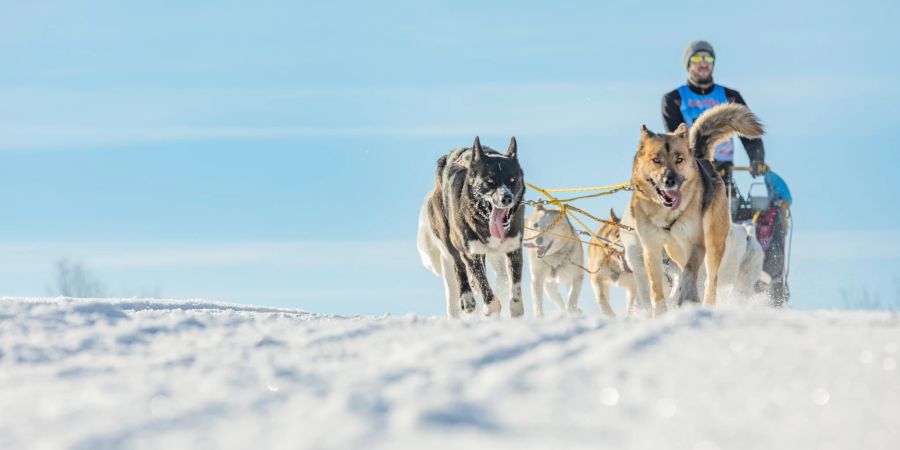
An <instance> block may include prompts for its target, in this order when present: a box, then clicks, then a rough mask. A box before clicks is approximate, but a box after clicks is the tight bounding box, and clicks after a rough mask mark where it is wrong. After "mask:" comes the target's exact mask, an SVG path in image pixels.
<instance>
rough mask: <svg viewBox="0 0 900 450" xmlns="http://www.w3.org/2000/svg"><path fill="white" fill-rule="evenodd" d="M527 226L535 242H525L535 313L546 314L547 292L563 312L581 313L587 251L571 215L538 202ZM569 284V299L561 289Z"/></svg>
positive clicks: (526, 222)
mask: <svg viewBox="0 0 900 450" xmlns="http://www.w3.org/2000/svg"><path fill="white" fill-rule="evenodd" d="M525 228H526V230H527V231H528V234H529V235H530V236H537V237H536V238H535V239H534V240H533V241H526V242H525V244H524V246H525V248H527V249H528V250H527V252H528V267H529V268H530V269H531V299H532V301H533V302H534V315H535V316H536V317H544V292H546V293H547V295H548V296H549V297H550V298H551V299H552V300H553V301H554V302H555V303H556V306H557V307H558V308H559V312H560V313H569V314H581V310H580V309H578V297H579V296H580V295H581V286H582V284H583V283H584V270H583V269H582V268H581V267H580V266H581V265H582V264H583V261H584V250H583V249H582V247H581V241H580V240H579V239H578V235H577V234H576V233H575V228H574V227H573V226H572V222H570V221H569V219H568V217H566V215H565V214H563V213H562V211H560V210H558V209H552V208H544V207H543V206H542V205H540V204H538V205H537V207H536V208H535V210H534V212H533V213H532V214H531V215H530V216H528V217H527V218H526V219H525ZM563 285H565V286H567V290H568V302H563V299H562V297H561V296H560V295H559V288H560V287H561V286H563Z"/></svg>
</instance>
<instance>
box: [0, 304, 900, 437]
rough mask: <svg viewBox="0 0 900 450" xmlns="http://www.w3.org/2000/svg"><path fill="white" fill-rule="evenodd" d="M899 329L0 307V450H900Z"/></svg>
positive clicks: (877, 322) (700, 320) (825, 322)
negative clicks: (0, 449)
mask: <svg viewBox="0 0 900 450" xmlns="http://www.w3.org/2000/svg"><path fill="white" fill-rule="evenodd" d="M898 350H900V315H898V314H897V313H890V312H844V311H821V312H808V311H807V312H799V311H773V310H761V309H718V310H715V311H709V310H700V309H685V310H680V311H673V312H672V313H670V314H668V315H667V316H665V317H664V318H662V319H658V320H643V319H642V320H637V319H635V320H625V319H613V320H608V319H604V318H597V317H583V318H577V319H571V318H558V319H549V320H544V321H538V320H533V319H525V320H518V321H513V320H510V319H503V320H490V321H488V320H469V321H448V320H446V319H443V318H424V317H414V316H408V317H351V318H343V317H329V316H318V315H314V314H308V313H304V312H300V311H294V310H279V309H271V308H262V307H248V306H240V305H227V304H221V303H212V302H202V301H198V302H179V301H160V300H151V301H146V300H97V301H71V300H64V299H15V298H4V299H0V448H2V449H20V448H29V449H30V448H52V449H57V448H76V449H103V448H154V449H159V448H166V449H172V448H192V449H195V448H240V449H249V448H259V449H277V448H342V449H350V448H379V449H403V448H409V449H424V448H428V449H430V448H454V449H457V448H526V449H531V448H533V449H550V448H584V449H588V448H590V449H596V448H616V449H622V448H658V449H707V450H708V449H760V448H767V449H774V448H783V449H799V448H802V449H851V448H869V449H880V448H884V449H887V448H891V449H895V448H900V425H898V424H900V422H898V417H900V368H898V367H897V366H898V361H900V351H898Z"/></svg>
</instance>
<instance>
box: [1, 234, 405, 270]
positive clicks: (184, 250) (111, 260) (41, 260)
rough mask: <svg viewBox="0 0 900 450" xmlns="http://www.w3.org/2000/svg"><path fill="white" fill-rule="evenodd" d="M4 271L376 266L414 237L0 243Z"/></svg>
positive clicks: (387, 265) (393, 259) (401, 260)
mask: <svg viewBox="0 0 900 450" xmlns="http://www.w3.org/2000/svg"><path fill="white" fill-rule="evenodd" d="M0 254H2V255H4V256H3V257H2V258H0V270H2V271H3V272H4V273H7V274H11V273H36V272H37V273H46V272H49V270H50V268H51V267H52V264H53V263H54V262H55V261H57V260H59V259H62V258H71V259H74V260H77V261H81V262H83V263H84V264H85V265H86V266H87V267H89V268H91V269H94V270H98V271H112V270H116V271H120V270H153V269H161V270H162V269H165V270H168V269H217V268H223V267H250V266H255V267H273V266H277V267H279V268H284V269H293V270H302V269H332V270H333V269H342V268H345V269H347V270H361V269H372V268H378V269H379V270H396V269H402V268H407V267H413V266H415V264H417V263H418V256H417V254H416V250H415V242H414V241H412V240H408V241H407V240H387V241H361V242H315V241H305V242H304V241H296V242H227V243H208V244H196V243H189V244H179V243H120V244H116V243H108V242H102V243H58V242H48V243H0Z"/></svg>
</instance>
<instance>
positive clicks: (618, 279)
mask: <svg viewBox="0 0 900 450" xmlns="http://www.w3.org/2000/svg"><path fill="white" fill-rule="evenodd" d="M621 223H622V219H620V218H619V217H618V216H617V215H616V212H615V211H613V210H612V209H610V210H609V221H608V222H606V223H603V224H601V225H600V227H599V228H598V229H597V231H596V232H595V233H594V238H592V239H591V242H592V245H590V246H588V269H590V271H591V275H590V280H591V288H592V289H593V290H594V298H595V299H596V300H597V306H598V307H600V311H601V312H603V314H606V315H607V316H611V317H615V315H616V313H615V312H614V311H613V309H612V307H611V306H610V304H609V286H610V285H615V286H617V287H620V288H622V289H625V314H626V315H628V316H631V315H633V314H634V313H635V304H634V300H635V284H634V273H633V272H632V270H631V267H630V266H629V265H628V262H627V261H626V260H625V251H624V250H623V248H622V238H621V232H620V231H621V228H620V226H619V225H620V224H621Z"/></svg>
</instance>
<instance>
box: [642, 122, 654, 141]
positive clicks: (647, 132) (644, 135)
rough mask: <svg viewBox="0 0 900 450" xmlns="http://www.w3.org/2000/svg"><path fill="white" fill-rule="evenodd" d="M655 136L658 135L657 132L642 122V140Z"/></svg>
mask: <svg viewBox="0 0 900 450" xmlns="http://www.w3.org/2000/svg"><path fill="white" fill-rule="evenodd" d="M653 137H656V134H655V133H653V132H652V131H650V129H649V128H647V125H644V124H641V140H642V141H643V140H644V139H650V138H653Z"/></svg>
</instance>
